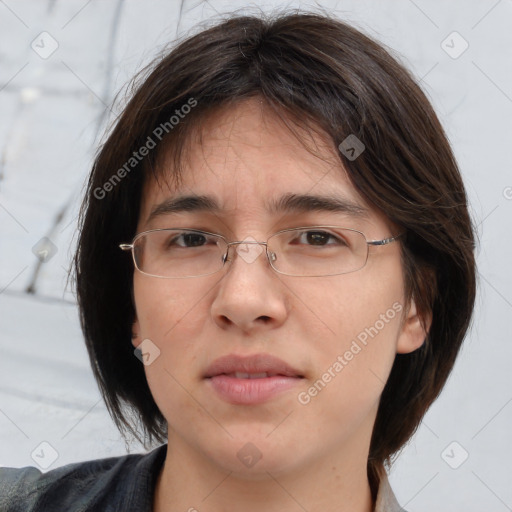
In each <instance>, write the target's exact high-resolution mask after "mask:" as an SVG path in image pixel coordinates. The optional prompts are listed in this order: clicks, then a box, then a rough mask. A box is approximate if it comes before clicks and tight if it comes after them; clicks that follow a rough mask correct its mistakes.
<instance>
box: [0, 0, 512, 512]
mask: <svg viewBox="0 0 512 512" xmlns="http://www.w3.org/2000/svg"><path fill="white" fill-rule="evenodd" d="M276 5H278V6H280V7H286V6H289V7H300V8H302V9H303V10H309V9H311V8H316V5H317V4H314V3H301V2H290V3H287V4H285V3H276V2H272V3H266V4H264V8H265V9H267V8H270V7H272V6H276ZM318 5H320V6H321V7H323V8H324V9H326V10H328V11H331V12H332V11H334V12H335V13H337V15H339V16H340V17H341V18H342V19H344V20H347V21H349V22H352V23H353V24H354V25H356V26H357V27H359V28H360V29H362V30H364V31H366V32H367V33H369V34H370V35H372V36H374V37H376V38H377V39H379V40H380V41H382V42H384V43H385V44H387V45H388V46H389V47H390V48H392V49H393V51H395V52H397V53H398V54H400V55H401V56H402V60H403V61H404V62H405V63H406V65H407V66H408V67H409V68H411V69H412V70H413V72H414V73H415V75H416V76H417V77H418V78H420V79H421V84H422V86H423V88H424V89H425V91H426V92H427V94H428V96H429V97H430V99H431V101H432V102H433V104H434V107H435V108H436V110H437V112H438V114H439V116H440V119H441V121H442V123H443V125H444V127H445V129H446V131H447V133H448V136H449V138H450V140H451V142H452V144H453V147H454V151H455V154H456V157H457V158H458V161H459V164H460V167H461V170H462V173H463V177H464V179H465V183H466V185H467V190H468V193H469V196H470V200H471V204H472V214H473V216H474V219H475V222H476V224H477V225H478V232H479V235H480V247H479V249H478V262H479V271H480V272H479V279H480V283H479V286H480V287H479V295H478V300H477V307H476V314H475V317H474V325H473V328H472V330H471V333H470V335H469V336H468V338H467V340H466V343H465V346H464V349H463V351H462V353H461V355H460V358H459V360H458V362H457V364H456V367H455V370H454V372H453V374H452V376H451V378H450V380H449V382H448V384H447V386H446V388H445V390H444V392H443V394H442V396H441V397H440V398H439V399H438V401H437V402H436V403H435V404H434V406H433V407H432V408H431V410H430V411H429V412H428V414H427V416H426V418H425V421H424V422H423V424H422V426H421V427H420V428H419V430H418V432H417V434H416V435H415V437H414V438H413V439H412V441H411V442H410V443H409V445H408V446H407V447H406V448H405V449H404V451H403V454H402V455H401V457H400V458H399V459H398V460H397V462H396V464H395V466H394V468H393V470H392V473H391V481H392V485H393V487H394V489H395V492H396V494H397V497H398V499H399V501H400V502H401V504H402V506H404V507H405V508H407V509H408V510H410V511H411V512H427V511H429V512H430V511H432V510H436V511H437V512H443V511H450V512H451V511H454V510H464V511H466V512H471V511H475V512H476V511H478V512H481V511H486V512H494V511H495V512H501V511H506V510H512V486H511V485H510V484H511V482H512V468H511V462H510V459H511V458H512V442H511V440H510V432H511V426H512V403H511V402H512V386H511V382H512V376H511V375H512V374H511V371H510V364H511V359H512V357H511V356H512V343H511V342H512V340H511V328H510V316H511V314H512V271H511V269H510V254H511V252H512V242H511V234H510V232H511V230H510V228H511V222H510V219H511V216H512V173H511V172H510V157H509V151H510V147H511V143H512V137H511V135H512V122H511V119H512V59H511V48H512V30H511V26H512V25H511V22H512V2H511V0H500V1H496V0H486V1H479V2H477V1H475V0H473V1H467V0H466V1H462V0H460V1H453V2H446V1H445V2H443V1H440V0H438V1H426V0H414V1H413V0H395V1H390V0H388V1H377V0H373V1H348V0H340V1H338V2H327V1H326V2H319V4H318ZM243 6H244V2H235V1H233V0H230V1H229V2H219V1H211V2H201V1H200V0H197V1H195V2H190V1H188V2H187V1H186V2H184V3H183V5H181V3H180V2H178V1H167V2H164V1H151V2H143V1H138V2H136V1H134V0H131V1H114V0H108V1H105V0H104V1H101V2H100V1H99V0H97V1H86V0H67V1H63V0H60V1H56V0H53V1H51V0H50V1H45V2H43V1H36V0H27V1H14V0H0V112H1V115H0V247H1V250H0V259H1V264H0V315H1V316H0V333H1V334H0V348H1V352H2V357H1V359H0V464H2V465H5V466H24V465H36V464H41V465H47V464H49V463H50V462H52V465H51V466H49V469H52V468H54V467H57V466H59V465H63V464H66V463H69V462H74V461H80V460H86V459H92V458H97V457H105V456H110V455H118V454H122V453H125V451H126V448H125V444H124V442H123V441H122V440H121V439H120V436H119V434H118V433H117V431H116V429H115V428H114V427H113V425H112V422H111V420H110V419H109V417H108V415H107V413H106V410H105V407H104V405H103V403H102V401H101V399H100V395H99V392H98V390H97V387H96V384H95V382H94V381H93V378H92V374H91V370H90V369H89V363H88V359H87V356H86V352H85V348H84V346H83V342H82V336H81V332H80V329H79V326H78V321H77V309H76V306H75V304H74V296H73V294H72V292H71V290H70V289H69V288H68V289H65V280H66V268H67V267H68V265H69V260H70V256H71V254H72V250H73V248H74V243H75V241H76V240H75V239H76V214H77V209H78V204H79V198H80V196H81V193H82V191H83V186H84V182H85V179H86V176H87V173H88V171H89V168H90V164H91V161H92V158H93V154H94V151H95V148H96V146H97V144H98V141H99V140H100V137H101V134H102V132H103V130H104V129H105V127H106V124H105V123H106V122H107V119H108V116H109V115H110V119H112V114H110V113H109V106H110V104H111V101H112V99H113V97H114V94H115V93H116V92H117V91H118V90H119V89H120V88H121V87H122V86H123V84H124V83H125V82H126V81H127V80H128V79H129V78H131V76H132V75H133V74H134V73H135V72H136V71H137V70H138V69H140V68H141V66H142V65H143V64H145V63H147V62H148V61H149V59H151V58H152V57H153V56H154V55H155V53H156V51H157V50H158V49H160V48H161V46H162V45H163V44H166V43H168V42H169V41H172V40H173V39H174V38H175V36H176V35H177V34H178V35H183V34H185V33H186V31H187V30H188V29H190V27H192V26H194V25H195V24H196V23H197V22H198V21H200V20H203V19H208V18H210V17H211V16H213V15H216V13H217V12H228V11H231V10H234V9H237V8H241V7H243ZM180 14H181V16H180ZM178 20H180V21H178ZM43 31H46V32H48V33H49V34H50V35H51V38H53V39H54V40H55V41H56V43H54V44H58V48H57V50H56V51H55V52H54V53H53V54H52V55H50V56H47V55H44V56H45V57H47V58H42V57H41V56H40V55H39V54H38V53H36V51H34V49H32V47H31V44H32V41H35V42H34V46H35V47H36V48H38V51H39V52H40V53H44V52H48V51H49V50H50V49H51V43H52V40H51V39H50V38H49V36H40V34H41V32H43ZM454 31H456V32H457V33H458V34H460V36H459V35H457V34H453V32H454ZM42 38H44V41H43V42H41V39H42ZM443 41H444V43H443ZM465 41H466V42H467V44H469V47H468V48H467V50H466V51H464V52H463V53H461V54H460V55H459V53H460V52H461V51H462V50H463V49H464V47H465V44H466V43H465ZM36 45H38V46H36ZM43 45H44V47H43ZM450 54H451V55H450ZM454 57H457V58H454ZM43 237H48V238H49V239H50V240H51V241H52V243H53V244H55V246H56V249H57V253H56V254H55V255H54V256H53V257H51V258H50V259H48V261H46V262H45V263H42V264H39V265H38V263H39V260H38V258H37V257H36V256H35V255H34V253H33V250H32V248H33V247H34V245H36V244H37V243H38V242H39V241H40V240H41V238H43ZM30 286H32V288H34V289H35V294H33V295H29V294H27V293H26V289H27V288H28V287H30ZM42 442H44V443H49V444H48V445H47V444H43V445H41V444H40V443H42ZM453 442H456V443H457V444H451V443H453ZM131 450H132V451H141V447H140V446H138V445H136V444H133V445H132V446H131ZM466 452H467V454H468V458H467V460H465V461H464V462H463V463H462V464H461V462H462V461H463V459H464V457H465V456H466ZM53 459H55V460H54V461H53ZM459 464H460V466H459V467H458V468H457V469H454V468H452V467H451V466H458V465H459ZM450 465H451V466H450Z"/></svg>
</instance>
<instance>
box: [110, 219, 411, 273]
mask: <svg viewBox="0 0 512 512" xmlns="http://www.w3.org/2000/svg"><path fill="white" fill-rule="evenodd" d="M315 229H341V230H344V231H351V232H353V233H358V234H359V235H361V236H362V237H363V238H364V240H365V242H366V247H367V250H366V257H365V260H364V263H363V265H361V266H360V267H358V268H356V269H354V270H349V271H346V272H337V273H335V274H319V275H301V274H290V273H288V272H283V271H281V270H278V269H277V268H275V267H274V265H273V263H272V262H273V261H275V259H276V254H275V252H272V251H270V253H269V250H268V242H269V240H270V239H271V238H272V237H274V236H276V235H279V234H281V233H286V232H289V231H304V230H305V231H314V230H315ZM161 231H183V232H187V233H199V234H205V235H210V236H214V237H217V238H220V239H221V240H223V241H224V243H225V244H226V252H225V254H224V255H223V257H222V265H221V266H220V267H219V268H218V269H217V270H214V271H213V272H208V273H207V274H199V275H193V276H160V275H157V274H150V273H148V272H144V271H143V270H141V269H140V268H139V266H138V264H137V260H136V257H135V243H136V242H137V240H138V239H139V238H141V237H142V236H145V235H147V234H148V233H154V232H161ZM402 235H403V233H399V234H398V235H394V236H390V237H387V238H383V239H382V240H367V239H366V235H365V234H364V233H363V232H362V231H359V230H357V229H353V228H345V227H342V226H301V227H297V228H288V229H283V230H281V231H277V232H276V233H273V234H272V235H270V236H269V237H268V238H267V241H266V242H258V241H257V240H241V241H233V242H228V241H227V239H226V238H225V237H224V236H222V235H219V234H218V233H211V232H209V231H203V230H200V229H193V228H161V229H150V230H147V231H142V232H141V233H138V234H137V235H135V237H134V238H133V240H132V243H131V244H127V243H123V244H119V248H120V249H121V250H123V251H130V252H131V253H132V259H133V264H134V266H135V268H136V269H137V270H138V271H139V272H140V273H141V274H144V275H146V276H149V277H156V278H159V279H190V278H194V277H205V276H210V275H212V274H216V273H217V272H220V271H221V270H222V269H223V268H224V266H225V264H226V261H229V259H228V256H229V248H230V247H231V246H233V245H241V244H244V245H245V244H256V245H264V246H265V252H266V256H267V261H268V262H269V264H270V267H271V268H272V270H274V271H275V272H277V273H278V274H282V275H286V276H292V277H329V276H338V275H344V274H351V273H353V272H357V271H358V270H361V269H362V268H364V267H365V266H366V263H367V262H368V255H369V251H368V247H369V246H383V245H388V244H390V243H392V242H396V241H397V239H398V238H399V237H401V236H402Z"/></svg>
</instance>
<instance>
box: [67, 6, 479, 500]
mask: <svg viewBox="0 0 512 512" xmlns="http://www.w3.org/2000/svg"><path fill="white" fill-rule="evenodd" d="M138 79H139V85H138V86H137V87H136V88H135V90H134V91H133V97H132V98H131V100H130V101H129V102H128V103H127V105H126V107H125V108H124V110H123V112H122V114H121V115H120V116H119V118H118V119H117V120H116V122H115V126H114V127H113V129H112V131H111V133H110V135H109V137H108V139H107V140H106V142H105V143H104V144H103V145H102V147H101V148H100V150H99V152H98V154H97V157H96V159H95V162H94V165H93V168H92V172H91V175H90V179H89V183H88V189H87V192H86V196H85V199H84V202H83V205H82V210H81V218H80V236H79V242H78V248H77V252H76V255H75V260H74V265H75V269H74V270H75V276H76V285H77V294H78V301H79V307H80V313H81V324H82V329H83V332H84V335H85V340H86V344H87V349H88V351H89V355H90V359H91V362H92V367H93V371H94V374H95V377H96V379H97V381H98V384H99V387H100V390H101V392H102V394H103V397H104V399H105V402H106V404H107V406H108V409H109V411H110V413H111V415H112V417H113V419H114V421H115V422H116V424H117V426H118V427H119V429H120V430H121V432H123V433H125V432H126V431H129V432H131V433H132V434H134V435H136V436H137V437H138V438H139V439H141V438H142V439H147V440H148V442H149V443H151V442H152V441H153V440H159V441H163V440H165V436H166V428H167V425H166V421H165V419H164V417H163V416H162V414H161V412H160V411H159V409H158V408H157V406H156V404H155V402H154V400H153V398H152V396H151V393H150V390H149V387H148V385H147V382H146V378H145V375H144V371H143V366H142V365H141V364H140V362H139V361H138V360H137V358H135V357H134V355H133V347H132V345H131V343H130V338H131V327H132V322H133V319H134V314H135V311H134V305H133V301H132V280H133V266H132V262H131V260H130V259H129V258H127V257H126V254H123V253H122V252H121V251H120V250H119V248H118V244H119V243H122V242H126V241H129V240H131V239H132V238H133V236H134V235H135V229H136V225H137V221H138V215H139V207H140V201H141V191H142V190H143V185H144V183H145V182H146V180H147V179H148V178H149V177H150V176H154V177H158V174H159V172H161V166H159V165H158V164H159V159H160V158H161V157H162V155H168V154H169V152H171V155H172V156H173V162H174V164H175V165H174V169H173V170H174V172H175V176H176V178H178V177H179V173H180V169H181V162H182V150H183V148H184V146H185V142H186V141H187V137H188V134H189V133H190V131H191V130H192V129H193V128H194V126H196V127H197V126H200V124H201V122H202V121H203V120H204V119H205V116H206V115H207V114H209V113H212V112H214V111H215V110H216V109H219V108H225V107H226V106H228V104H230V103H232V102H238V101H242V100H244V99H247V98H250V97H254V96H258V97H260V98H262V99H263V100H264V101H265V102H266V103H267V104H268V105H270V106H271V107H272V108H273V109H274V110H275V111H276V112H278V113H279V114H280V116H281V117H282V118H284V119H287V120H288V121H293V123H294V124H295V125H296V126H299V127H300V126H302V127H304V126H309V127H312V128H313V129H315V130H319V131H321V132H323V133H325V134H327V135H328V136H329V137H330V139H331V140H332V141H333V143H334V144H335V145H336V146H337V145H338V144H339V143H340V142H342V141H343V140H344V139H345V138H346V137H347V136H348V135H351V134H353V135H355V136H357V138H358V139H359V140H360V141H362V142H363V143H364V145H365V147H366V149H365V151H364V152H363V153H362V154H361V155H360V156H359V157H358V158H357V159H355V160H350V159H348V158H345V157H344V156H343V155H342V154H341V152H340V154H339V156H340V159H341V161H342V163H343V165H344V166H345V168H346V169H347V172H348V175H349V177H350V179H351V181H352V183H353V185H354V186H355V187H356V188H357V190H358V191H359V192H360V193H361V194H362V195H363V197H365V199H366V200H368V202H369V203H370V204H373V205H374V206H375V207H376V208H378V209H380V210H381V211H383V212H384V213H385V214H386V215H387V217H388V218H389V219H390V220H391V221H392V222H394V223H396V224H397V225H398V226H400V228H401V230H402V231H404V232H405V233H406V235H405V236H404V237H403V239H401V244H402V247H403V267H404V278H405V287H406V295H407V297H406V298H407V299H410V298H411V297H414V299H415V301H416V305H417V307H418V310H419V312H420V314H421V315H422V317H423V318H425V319H426V318H427V317H429V316H430V315H431V317H432V323H431V327H430V331H429V334H428V336H427V339H426V340H425V343H424V344H423V345H422V347H421V348H420V349H418V350H416V351H415V352H413V353H411V354H406V355H397V356H396V359H395V362H394V365H393V368H392V371H391V375H390V377H389V380H388V382H387V384H386V386H385V389H384V391H383V394H382V397H381V400H380V406H379V410H378V414H377V419H376V422H375V426H374V431H373V437H372V440H371V446H370V454H369V459H368V475H369V478H370V483H371V485H372V491H373V492H374V493H375V490H376V488H377V485H378V480H379V476H380V475H381V474H382V471H384V467H385V464H386V463H390V460H391V456H392V455H393V454H394V453H396V452H397V451H398V450H399V449H400V448H401V447H402V446H403V445H404V444H405V443H406V441H407V440H408V439H409V438H410V437H411V435H412V434H413V433H414V431H415V430H416V428H417V427H418V425H419V423H420V421H421V419H422V417H423V415H424V414H425V412H426V410H427V409H428V407H429V406H430V404H431V403H432V402H433V401H434V400H435V398H436V397H437V396H438V394H439V393H440V391H441V389H442V387H443V385H444V384H445V382H446V379H447V377H448V375H449V373H450V371H451V369H452V367H453V364H454V362H455V358H456V356H457V353H458V351H459V348H460V346H461V343H462V340H463V338H464V336H465V333H466V330H467V328H468V325H469V322H470V318H471V314H472V309H473V303H474V298H475V262H474V253H473V251H474V232H473V226H472V223H471V220H470V216H469V214H468V208H467V200H466V194H465V190H464V186H463V183H462V180H461V176H460V174H459V171H458V168H457V164H456V162H455V160H454V157H453V154H452V151H451V149H450V145H449V143H448V141H447V138H446V136H445V134H444V131H443V129H442V127H441V125H440V123H439V120H438V119H437V117H436V115H435V113H434V111H433V109H432V107H431V105H430V103H429V101H428V100H427V98H426V97H425V95H424V94H423V92H422V91H421V89H420V88H419V86H418V85H417V84H416V82H415V81H414V79H413V78H412V77H411V75H410V74H409V73H408V71H407V70H406V69H405V68H404V67H403V66H402V65H401V64H399V63H398V62H397V60H396V59H395V58H393V57H392V56H391V55H390V53H389V52H388V51H386V50H385V49H384V48H383V47H382V46H381V45H380V44H378V43H376V42H374V41H373V40H372V39H370V38H368V37H367V36H365V35H363V34H362V33H360V32H359V31H357V30H356V29H354V28H352V27H350V26H348V25H347V24H345V23H343V22H341V21H339V20H337V19H333V18H330V17H328V16H325V15H319V14H312V13H311V14H295V13H293V14H281V15H274V16H254V17H253V16H234V17H230V18H228V19H227V20H225V21H222V22H220V23H217V24H216V25H215V26H213V27H210V28H208V29H206V30H202V31H201V32H199V33H198V34H196V35H194V36H192V37H189V38H187V39H185V40H183V41H182V42H180V43H179V44H178V45H177V46H176V47H175V48H174V49H173V50H172V51H170V52H167V53H165V54H163V55H162V56H161V58H158V59H156V60H155V61H154V62H153V63H152V64H151V65H150V66H149V67H148V68H147V69H145V70H144V71H143V73H142V74H141V75H140V76H139V77H138ZM194 102H195V103H194ZM193 103H194V105H193V108H190V109H186V110H187V112H188V113H187V115H186V116H180V119H179V122H178V123H177V124H174V123H172V122H170V119H171V116H173V115H178V114H179V112H176V111H177V110H179V111H180V112H181V113H183V112H184V110H180V109H183V105H186V104H188V105H189V106H192V104H193ZM165 123H167V124H165ZM162 126H165V127H166V129H165V130H164V131H163V132H162V129H160V131H159V132H157V133H159V134H160V133H161V132H162V137H161V139H162V140H161V142H159V143H158V144H157V147H156V148H155V149H154V150H151V151H149V153H148V154H147V155H146V156H144V157H143V158H140V161H137V162H135V161H132V160H130V158H133V152H134V151H138V150H139V148H141V147H142V146H144V145H147V144H148V137H152V139H155V136H154V134H155V129H157V128H158V127H162ZM127 162H130V165H129V166H127ZM132 164H133V165H132ZM121 169H124V172H122V171H121ZM139 427H142V431H140V430H139Z"/></svg>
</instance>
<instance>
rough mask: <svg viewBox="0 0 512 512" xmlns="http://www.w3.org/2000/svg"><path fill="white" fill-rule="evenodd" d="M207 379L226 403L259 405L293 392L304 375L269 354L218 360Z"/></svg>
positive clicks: (233, 356)
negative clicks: (291, 390) (287, 391)
mask: <svg viewBox="0 0 512 512" xmlns="http://www.w3.org/2000/svg"><path fill="white" fill-rule="evenodd" d="M204 378H205V380H206V382H207V384H208V385H209V386H210V387H211V389H212V390H213V391H214V392H215V393H216V394H217V395H218V396H219V397H220V398H221V399H223V400H224V401H226V402H228V403H231V404H238V405H255V404H259V403H263V402H266V401H267V400H270V399H271V398H273V397H275V396H277V395H279V394H282V393H283V392H284V391H286V390H290V389H292V388H293V387H295V386H297V384H298V383H300V382H301V379H303V378H304V376H303V375H302V374H301V373H300V372H299V371H298V370H296V369H295V368H293V367H291V366H290V365H288V364H287V363H285V362H284V361H283V360H281V359H278V358H276V357H274V356H270V355H268V354H256V355H252V356H248V357H247V356H245V357H244V356H239V355H235V354H232V355H228V356H224V357H221V358H219V359H216V360H215V361H214V362H213V363H212V364H211V365H210V366H209V367H208V368H207V370H206V372H205V375H204Z"/></svg>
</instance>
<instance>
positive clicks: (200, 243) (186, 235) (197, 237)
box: [165, 231, 216, 249]
mask: <svg viewBox="0 0 512 512" xmlns="http://www.w3.org/2000/svg"><path fill="white" fill-rule="evenodd" d="M209 243H213V244H215V243H216V240H215V238H214V237H211V236H209V235H208V234H206V233H201V232H194V231H183V232H181V233H179V234H176V233H173V234H171V235H169V236H168V237H167V238H166V239H165V247H166V248H167V249H176V248H185V249H190V248H193V247H205V246H206V245H208V244H209Z"/></svg>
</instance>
